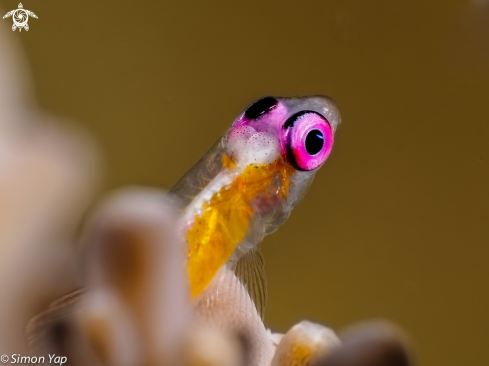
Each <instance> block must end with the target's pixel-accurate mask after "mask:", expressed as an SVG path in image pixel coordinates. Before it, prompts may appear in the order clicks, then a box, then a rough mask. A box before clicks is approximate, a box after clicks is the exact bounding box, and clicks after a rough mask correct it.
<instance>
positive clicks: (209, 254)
mask: <svg viewBox="0 0 489 366" xmlns="http://www.w3.org/2000/svg"><path fill="white" fill-rule="evenodd" d="M228 159H229V158H228V157H223V162H225V163H226V164H225V166H226V165H227V166H228V167H232V166H234V164H230V161H229V160H228ZM294 172H295V169H294V168H293V167H291V166H290V165H289V164H288V163H287V162H285V161H284V160H283V159H282V158H279V159H277V160H275V161H274V162H273V163H271V164H258V165H255V164H252V165H249V166H247V167H246V168H245V169H244V171H243V172H242V173H241V174H240V175H239V176H238V177H237V178H236V179H235V180H234V181H233V182H232V183H231V184H229V185H227V186H224V187H222V188H221V189H220V191H219V192H217V193H215V194H214V195H213V196H212V198H211V199H210V201H208V202H206V203H205V204H204V206H203V213H202V214H201V215H200V216H195V222H194V224H193V226H192V227H191V228H190V229H189V230H188V232H187V242H188V249H189V252H188V274H189V279H190V288H191V293H192V296H193V297H196V296H198V295H199V294H200V293H201V292H202V291H203V290H204V289H205V288H206V287H207V285H208V284H209V283H210V282H211V280H212V278H213V277H214V276H215V274H216V273H217V271H218V270H219V268H220V267H221V266H222V265H223V264H224V263H226V261H227V260H228V259H229V257H231V255H232V254H233V252H234V249H235V248H236V245H237V244H238V243H239V242H240V241H241V240H243V239H244V237H245V235H246V231H247V230H248V227H249V226H250V220H251V219H252V218H253V216H254V215H255V214H257V213H259V212H257V211H261V210H267V209H273V205H274V204H277V203H278V202H279V200H280V199H287V194H288V190H289V185H290V177H291V176H292V174H294ZM257 201H258V204H257Z"/></svg>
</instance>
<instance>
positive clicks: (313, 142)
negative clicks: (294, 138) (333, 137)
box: [306, 130, 324, 155]
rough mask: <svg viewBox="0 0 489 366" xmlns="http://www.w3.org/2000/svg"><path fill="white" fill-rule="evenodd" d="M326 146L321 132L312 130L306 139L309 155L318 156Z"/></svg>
mask: <svg viewBox="0 0 489 366" xmlns="http://www.w3.org/2000/svg"><path fill="white" fill-rule="evenodd" d="M323 146H324V136H323V133H322V132H321V131H319V130H312V131H311V132H309V133H308V134H307V137H306V150H307V153H308V154H309V155H316V154H317V153H318V152H320V151H321V149H322V148H323Z"/></svg>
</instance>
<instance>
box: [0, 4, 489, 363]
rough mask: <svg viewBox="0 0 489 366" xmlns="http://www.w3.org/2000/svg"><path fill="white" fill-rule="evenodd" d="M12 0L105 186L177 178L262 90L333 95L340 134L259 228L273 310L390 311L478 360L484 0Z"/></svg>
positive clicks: (484, 307) (445, 358)
mask: <svg viewBox="0 0 489 366" xmlns="http://www.w3.org/2000/svg"><path fill="white" fill-rule="evenodd" d="M0 1H1V2H0V6H1V7H2V9H3V10H5V11H7V10H10V9H15V8H17V5H18V3H17V1H10V0H8V1H7V0H0ZM23 4H24V7H25V8H26V9H29V10H31V11H33V12H34V13H36V14H37V15H38V16H39V19H30V20H29V26H30V30H29V32H25V31H22V33H19V32H18V31H17V32H15V33H12V36H13V37H15V38H16V39H18V40H20V41H21V43H22V44H23V46H24V48H25V52H26V53H27V56H28V60H29V64H30V67H31V70H32V73H33V77H34V81H35V88H36V92H37V96H38V101H39V104H40V106H41V108H43V109H45V110H48V111H52V112H54V113H56V114H58V115H61V116H64V117H69V118H71V119H73V120H76V121H78V122H79V123H81V124H82V125H83V126H84V128H85V129H86V130H88V131H89V132H90V133H91V134H92V135H93V136H94V137H95V138H96V139H97V141H98V143H99V145H100V146H101V148H102V150H103V152H104V156H105V168H106V175H105V180H104V186H103V188H104V191H107V190H110V189H114V188H116V187H119V186H123V185H128V184H138V185H149V186H156V187H161V188H165V189H168V188H170V187H171V186H172V184H173V183H174V182H175V181H176V180H177V179H178V177H180V176H181V175H182V174H183V173H184V171H185V170H186V169H187V168H189V167H190V166H191V164H192V163H193V162H194V161H195V160H197V159H198V158H199V157H200V156H201V155H202V154H203V153H204V152H205V151H206V150H207V149H208V148H209V147H210V146H211V145H212V144H213V143H214V142H215V140H216V139H217V138H218V137H219V136H221V135H222V134H223V133H224V132H225V131H226V129H227V128H228V127H229V125H230V124H231V123H232V121H233V119H234V117H235V116H236V115H237V114H238V113H239V112H240V111H241V110H243V109H244V108H245V107H246V106H247V105H248V104H249V103H251V102H252V101H253V100H255V99H257V98H259V97H262V96H266V95H278V96H292V95H310V94H325V95H328V96H331V97H332V98H333V99H334V100H336V102H337V103H338V106H339V108H340V110H341V112H342V117H343V124H342V125H341V126H340V128H339V131H338V133H337V136H336V146H335V149H334V152H333V154H332V156H331V157H330V159H329V160H328V162H327V163H326V164H325V166H324V167H323V168H322V170H321V171H320V172H319V173H318V175H317V177H316V180H315V182H314V184H313V186H312V188H311V190H310V191H309V193H308V195H307V196H306V198H305V200H304V202H303V203H302V204H301V205H300V206H299V208H298V209H297V210H295V211H294V212H293V214H292V216H291V218H290V219H289V221H288V222H287V223H286V224H285V225H284V226H283V227H282V228H281V229H279V231H278V232H277V233H275V234H273V235H271V236H269V237H267V238H266V240H265V242H264V245H263V251H264V254H265V259H266V268H267V273H268V279H269V282H268V284H269V296H270V299H269V305H268V308H267V313H266V322H267V325H268V326H270V327H272V328H273V329H276V330H281V331H283V330H286V329H287V328H288V327H290V326H291V325H292V324H293V323H294V322H297V321H298V320H300V319H303V318H307V319H310V320H314V321H319V322H322V323H327V324H329V325H331V326H332V327H334V328H335V329H340V328H342V327H344V326H347V325H348V324H351V323H353V322H358V321H361V320H364V319H371V318H387V319H390V320H392V321H394V322H396V323H397V324H399V325H400V326H401V327H403V328H404V329H405V330H406V331H407V332H408V334H409V335H410V337H411V338H412V340H413V343H414V347H415V350H416V354H417V358H418V361H419V363H420V364H421V365H444V366H452V365H453V366H455V365H487V364H489V346H488V342H489V295H488V275H489V265H488V262H489V225H488V219H489V165H488V164H489V144H488V132H489V127H488V122H489V102H488V96H489V2H483V1H479V2H476V1H468V0H466V1H461V0H459V1H450V2H447V1H441V0H439V1H434V0H433V1H426V0H424V1H421V0H415V1H404V2H399V1H387V0H384V1H382V0H371V1H365V0H350V1H340V0H336V1H326V0H323V1H310V2H309V1H303V2H299V1H288V0H282V1H266V2H264V1H261V2H259V1H240V2H238V1H235V2H231V1H179V2H176V1H171V2H170V1H91V0H90V1H87V0H85V1H77V2H75V1H70V2H67V1H59V0H26V1H25V2H23ZM0 24H1V26H2V27H5V28H8V29H10V27H11V24H12V22H11V20H10V19H8V20H3V21H2V22H1V23H0Z"/></svg>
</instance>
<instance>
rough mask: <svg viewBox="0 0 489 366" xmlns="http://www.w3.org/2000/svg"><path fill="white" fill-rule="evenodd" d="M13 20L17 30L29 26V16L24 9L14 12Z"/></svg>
mask: <svg viewBox="0 0 489 366" xmlns="http://www.w3.org/2000/svg"><path fill="white" fill-rule="evenodd" d="M12 18H13V20H14V24H15V25H16V26H17V28H22V27H23V26H25V25H26V24H27V20H29V15H28V14H27V12H26V11H25V10H24V9H17V10H16V11H15V12H14V14H13V16H12Z"/></svg>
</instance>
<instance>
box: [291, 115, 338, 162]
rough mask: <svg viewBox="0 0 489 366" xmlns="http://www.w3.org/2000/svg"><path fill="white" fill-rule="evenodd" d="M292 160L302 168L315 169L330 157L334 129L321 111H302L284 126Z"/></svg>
mask: <svg viewBox="0 0 489 366" xmlns="http://www.w3.org/2000/svg"><path fill="white" fill-rule="evenodd" d="M283 128H284V129H286V130H287V132H286V145H287V151H288V155H289V158H290V160H291V162H292V163H293V164H294V165H296V167H297V168H298V169H300V170H314V169H316V168H318V167H319V166H321V165H322V164H323V163H324V161H325V160H326V159H327V158H328V156H329V154H330V153H331V149H332V147H333V131H332V129H331V126H330V124H329V123H328V121H327V120H326V119H325V118H324V117H323V116H321V115H320V114H319V113H316V112H313V111H302V112H299V113H296V114H294V115H293V116H292V117H290V118H289V119H288V120H287V121H286V122H285V124H284V126H283Z"/></svg>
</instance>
